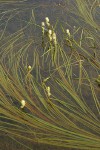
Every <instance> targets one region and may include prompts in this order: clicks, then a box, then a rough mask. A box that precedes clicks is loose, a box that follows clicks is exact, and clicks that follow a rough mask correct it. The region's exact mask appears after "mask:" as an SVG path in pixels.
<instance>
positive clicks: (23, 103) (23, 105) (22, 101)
mask: <svg viewBox="0 0 100 150" xmlns="http://www.w3.org/2000/svg"><path fill="white" fill-rule="evenodd" d="M25 105H26V102H25V100H24V99H22V100H21V106H20V108H24V107H25Z"/></svg>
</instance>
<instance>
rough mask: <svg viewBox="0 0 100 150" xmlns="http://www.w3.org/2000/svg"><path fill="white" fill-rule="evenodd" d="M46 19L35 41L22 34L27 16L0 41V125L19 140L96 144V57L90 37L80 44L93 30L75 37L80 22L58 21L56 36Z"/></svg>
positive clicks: (99, 136)
mask: <svg viewBox="0 0 100 150" xmlns="http://www.w3.org/2000/svg"><path fill="white" fill-rule="evenodd" d="M48 19H49V18H48ZM48 19H47V18H46V20H44V24H43V23H42V26H41V25H40V26H38V28H39V29H41V31H42V35H41V37H40V40H38V43H39V44H38V46H37V39H35V38H33V37H29V38H28V39H26V37H25V34H23V33H25V32H26V30H27V29H29V28H30V26H31V23H30V22H29V23H28V24H27V25H26V26H25V27H23V28H21V29H20V30H19V31H17V32H16V33H14V34H12V35H8V36H7V37H3V39H2V41H1V43H0V131H2V132H3V133H6V134H7V135H8V136H9V137H10V138H12V139H13V140H16V141H17V142H20V143H23V144H25V143H24V142H25V141H31V142H36V143H43V144H49V145H55V146H62V147H66V148H75V149H82V150H83V149H87V150H89V149H91V150H99V149H100V120H99V119H100V102H99V96H100V94H99V93H100V87H99V86H98V84H97V83H96V81H97V79H98V75H99V71H100V61H99V59H98V57H99V56H96V55H95V56H94V55H93V54H92V53H91V50H90V51H88V48H89V46H91V40H89V41H88V43H86V45H85V46H84V43H85V41H86V39H87V37H88V39H91V36H92V35H91V34H89V33H88V32H87V31H86V30H85V29H84V30H82V32H81V35H82V36H81V37H80V36H79V38H78V39H76V34H79V33H80V29H82V28H80V29H79V27H78V28H75V31H74V33H72V30H70V29H68V28H67V29H65V28H63V26H62V27H61V29H62V40H61V41H60V40H59V38H58V37H59V36H58V34H57V31H56V29H55V28H54V27H53V25H52V24H51V22H50V20H48ZM45 21H47V23H46V22H45ZM87 35H89V36H87ZM90 35H91V36H90ZM83 37H84V38H83ZM94 41H95V39H94ZM87 46H88V47H87ZM92 52H93V51H92ZM95 53H96V52H95ZM30 56H32V58H31V60H30ZM25 146H26V147H27V145H26V144H25ZM27 148H28V147H27ZM29 149H32V148H31V147H29Z"/></svg>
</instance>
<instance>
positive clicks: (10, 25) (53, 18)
mask: <svg viewBox="0 0 100 150" xmlns="http://www.w3.org/2000/svg"><path fill="white" fill-rule="evenodd" d="M72 2H73V0H71V1H70V3H69V2H67V1H66V0H29V1H26V2H20V3H15V4H2V5H0V22H1V23H0V24H1V25H0V33H1V35H0V39H3V38H4V37H5V36H6V35H10V34H13V33H15V32H17V31H18V30H19V29H21V28H22V27H24V26H25V25H27V23H28V22H30V24H31V26H30V28H29V30H27V31H26V32H25V33H24V34H26V38H28V37H30V36H31V37H34V35H35V37H36V36H37V39H38V35H39V34H41V29H40V30H39V28H38V29H37V28H36V26H37V25H39V26H40V25H41V22H42V21H44V19H45V17H49V18H50V22H51V23H52V24H53V25H55V24H56V23H57V31H58V35H59V38H60V30H59V27H60V26H61V24H63V26H64V27H65V28H69V29H71V30H73V27H74V26H77V23H76V24H75V22H74V20H73V19H72V17H76V16H73V15H72V16H71V15H69V7H70V4H71V3H72ZM96 17H97V20H98V15H97V16H96ZM69 24H70V25H71V26H70V25H69ZM30 59H31V58H30ZM76 74H77V73H76ZM29 144H31V145H32V147H33V150H67V148H60V147H53V146H48V145H40V144H34V145H33V144H32V143H29ZM0 150H27V148H25V147H24V146H22V145H20V144H18V143H16V142H14V141H12V140H11V139H9V138H8V137H6V136H2V135H0Z"/></svg>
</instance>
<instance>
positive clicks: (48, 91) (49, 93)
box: [46, 86, 51, 97]
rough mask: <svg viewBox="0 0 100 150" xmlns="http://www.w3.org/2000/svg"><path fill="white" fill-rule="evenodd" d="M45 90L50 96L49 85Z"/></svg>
mask: <svg viewBox="0 0 100 150" xmlns="http://www.w3.org/2000/svg"><path fill="white" fill-rule="evenodd" d="M46 90H47V94H48V96H49V97H50V96H51V92H50V86H48V87H47V88H46Z"/></svg>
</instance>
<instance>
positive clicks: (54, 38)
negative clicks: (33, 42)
mask: <svg viewBox="0 0 100 150" xmlns="http://www.w3.org/2000/svg"><path fill="white" fill-rule="evenodd" d="M52 40H53V42H54V44H55V45H56V44H57V37H56V33H55V32H54V33H53V34H52Z"/></svg>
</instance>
